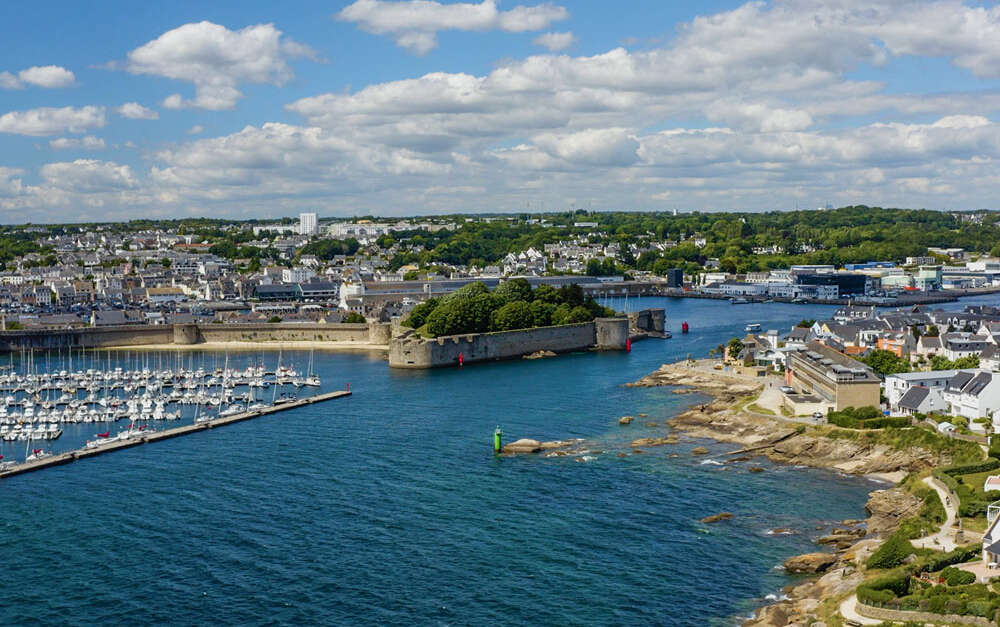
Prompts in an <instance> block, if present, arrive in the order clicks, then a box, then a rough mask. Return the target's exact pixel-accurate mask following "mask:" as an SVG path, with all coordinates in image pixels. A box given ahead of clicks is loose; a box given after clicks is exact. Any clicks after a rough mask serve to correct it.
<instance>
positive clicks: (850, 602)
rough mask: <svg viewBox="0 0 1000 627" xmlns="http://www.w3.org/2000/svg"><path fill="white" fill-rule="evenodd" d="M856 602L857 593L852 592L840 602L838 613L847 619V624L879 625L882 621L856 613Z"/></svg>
mask: <svg viewBox="0 0 1000 627" xmlns="http://www.w3.org/2000/svg"><path fill="white" fill-rule="evenodd" d="M857 603H858V595H856V594H852V595H851V596H849V597H847V598H846V599H844V600H843V601H841V603H840V615H841V616H843V617H844V619H845V620H847V621H848V624H855V625H881V624H882V623H883V622H884V621H880V620H875V619H874V618H868V617H867V616H862V615H861V614H858V612H857V610H856V609H855V605H857Z"/></svg>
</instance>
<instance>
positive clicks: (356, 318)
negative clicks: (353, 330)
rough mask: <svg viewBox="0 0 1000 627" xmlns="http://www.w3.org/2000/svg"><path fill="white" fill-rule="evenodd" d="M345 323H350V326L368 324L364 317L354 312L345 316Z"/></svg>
mask: <svg viewBox="0 0 1000 627" xmlns="http://www.w3.org/2000/svg"><path fill="white" fill-rule="evenodd" d="M343 321H344V322H346V323H348V324H358V323H361V322H368V321H367V320H366V319H365V317H364V316H362V315H361V314H359V313H358V312H356V311H352V312H351V313H349V314H347V315H346V316H344V320H343Z"/></svg>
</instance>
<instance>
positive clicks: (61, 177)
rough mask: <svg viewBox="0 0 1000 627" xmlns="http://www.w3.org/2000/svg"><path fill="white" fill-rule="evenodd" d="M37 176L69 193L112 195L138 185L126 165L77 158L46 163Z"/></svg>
mask: <svg viewBox="0 0 1000 627" xmlns="http://www.w3.org/2000/svg"><path fill="white" fill-rule="evenodd" d="M40 173H41V175H42V178H43V179H44V180H45V182H46V183H47V184H48V185H50V186H52V187H54V188H56V189H60V190H64V191H70V192H80V193H95V192H114V191H120V190H125V189H133V188H135V187H137V186H138V181H137V180H136V178H135V176H134V175H133V174H132V169H131V168H130V167H129V166H127V165H118V164H117V163H114V162H112V161H97V160H94V159H77V160H76V161H64V162H60V163H47V164H45V165H43V166H42V168H41V170H40Z"/></svg>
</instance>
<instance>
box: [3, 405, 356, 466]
mask: <svg viewBox="0 0 1000 627" xmlns="http://www.w3.org/2000/svg"><path fill="white" fill-rule="evenodd" d="M350 395H351V391H350V390H337V391H335V392H327V393H326V394H316V395H315V396H310V397H308V398H303V399H299V400H295V401H291V402H288V403H282V404H280V405H272V406H269V407H265V408H264V409H258V410H254V411H250V412H245V413H242V414H235V415H233V416H222V417H219V418H213V419H212V420H209V421H206V422H199V423H196V424H190V425H183V426H180V427H174V428H172V429H165V430H163V431H150V432H149V433H145V434H143V435H141V436H137V437H134V438H130V439H128V440H124V441H121V442H109V443H108V444H105V445H102V446H99V447H97V448H81V449H76V450H73V451H67V452H66V453H60V454H58V455H53V456H51V457H46V458H44V459H40V460H38V461H34V462H26V463H23V464H18V465H16V466H14V467H13V468H10V469H9V470H5V471H2V472H0V479H6V478H8V477H13V476H15V475H22V474H24V473H28V472H34V471H36V470H42V469H43V468H49V467H50V466H62V465H63V464H69V463H72V462H75V461H76V460H78V459H84V458H87V457H95V456H97V455H103V454H105V453H110V452H112V451H119V450H121V449H126V448H132V447H133V446H139V445H140V444H147V443H150V442H159V441H160V440H169V439H171V438H176V437H178V436H182V435H188V434H189V433H195V432H197V431H204V430H206V429H214V428H216V427H224V426H226V425H231V424H233V423H236V422H243V421H244V420H251V419H253V418H258V417H260V416H265V415H267V414H274V413H277V412H279V411H284V410H286V409H294V408H296V407H302V406H304V405H312V404H313V403H321V402H323V401H330V400H333V399H335V398H342V397H345V396H350Z"/></svg>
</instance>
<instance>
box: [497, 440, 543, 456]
mask: <svg viewBox="0 0 1000 627" xmlns="http://www.w3.org/2000/svg"><path fill="white" fill-rule="evenodd" d="M540 450H542V443H541V442H539V441H538V440H529V439H527V438H521V439H520V440H515V441H514V442H511V443H510V444H505V445H504V447H503V452H504V453H508V454H512V455H516V454H521V453H537V452H538V451H540Z"/></svg>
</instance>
